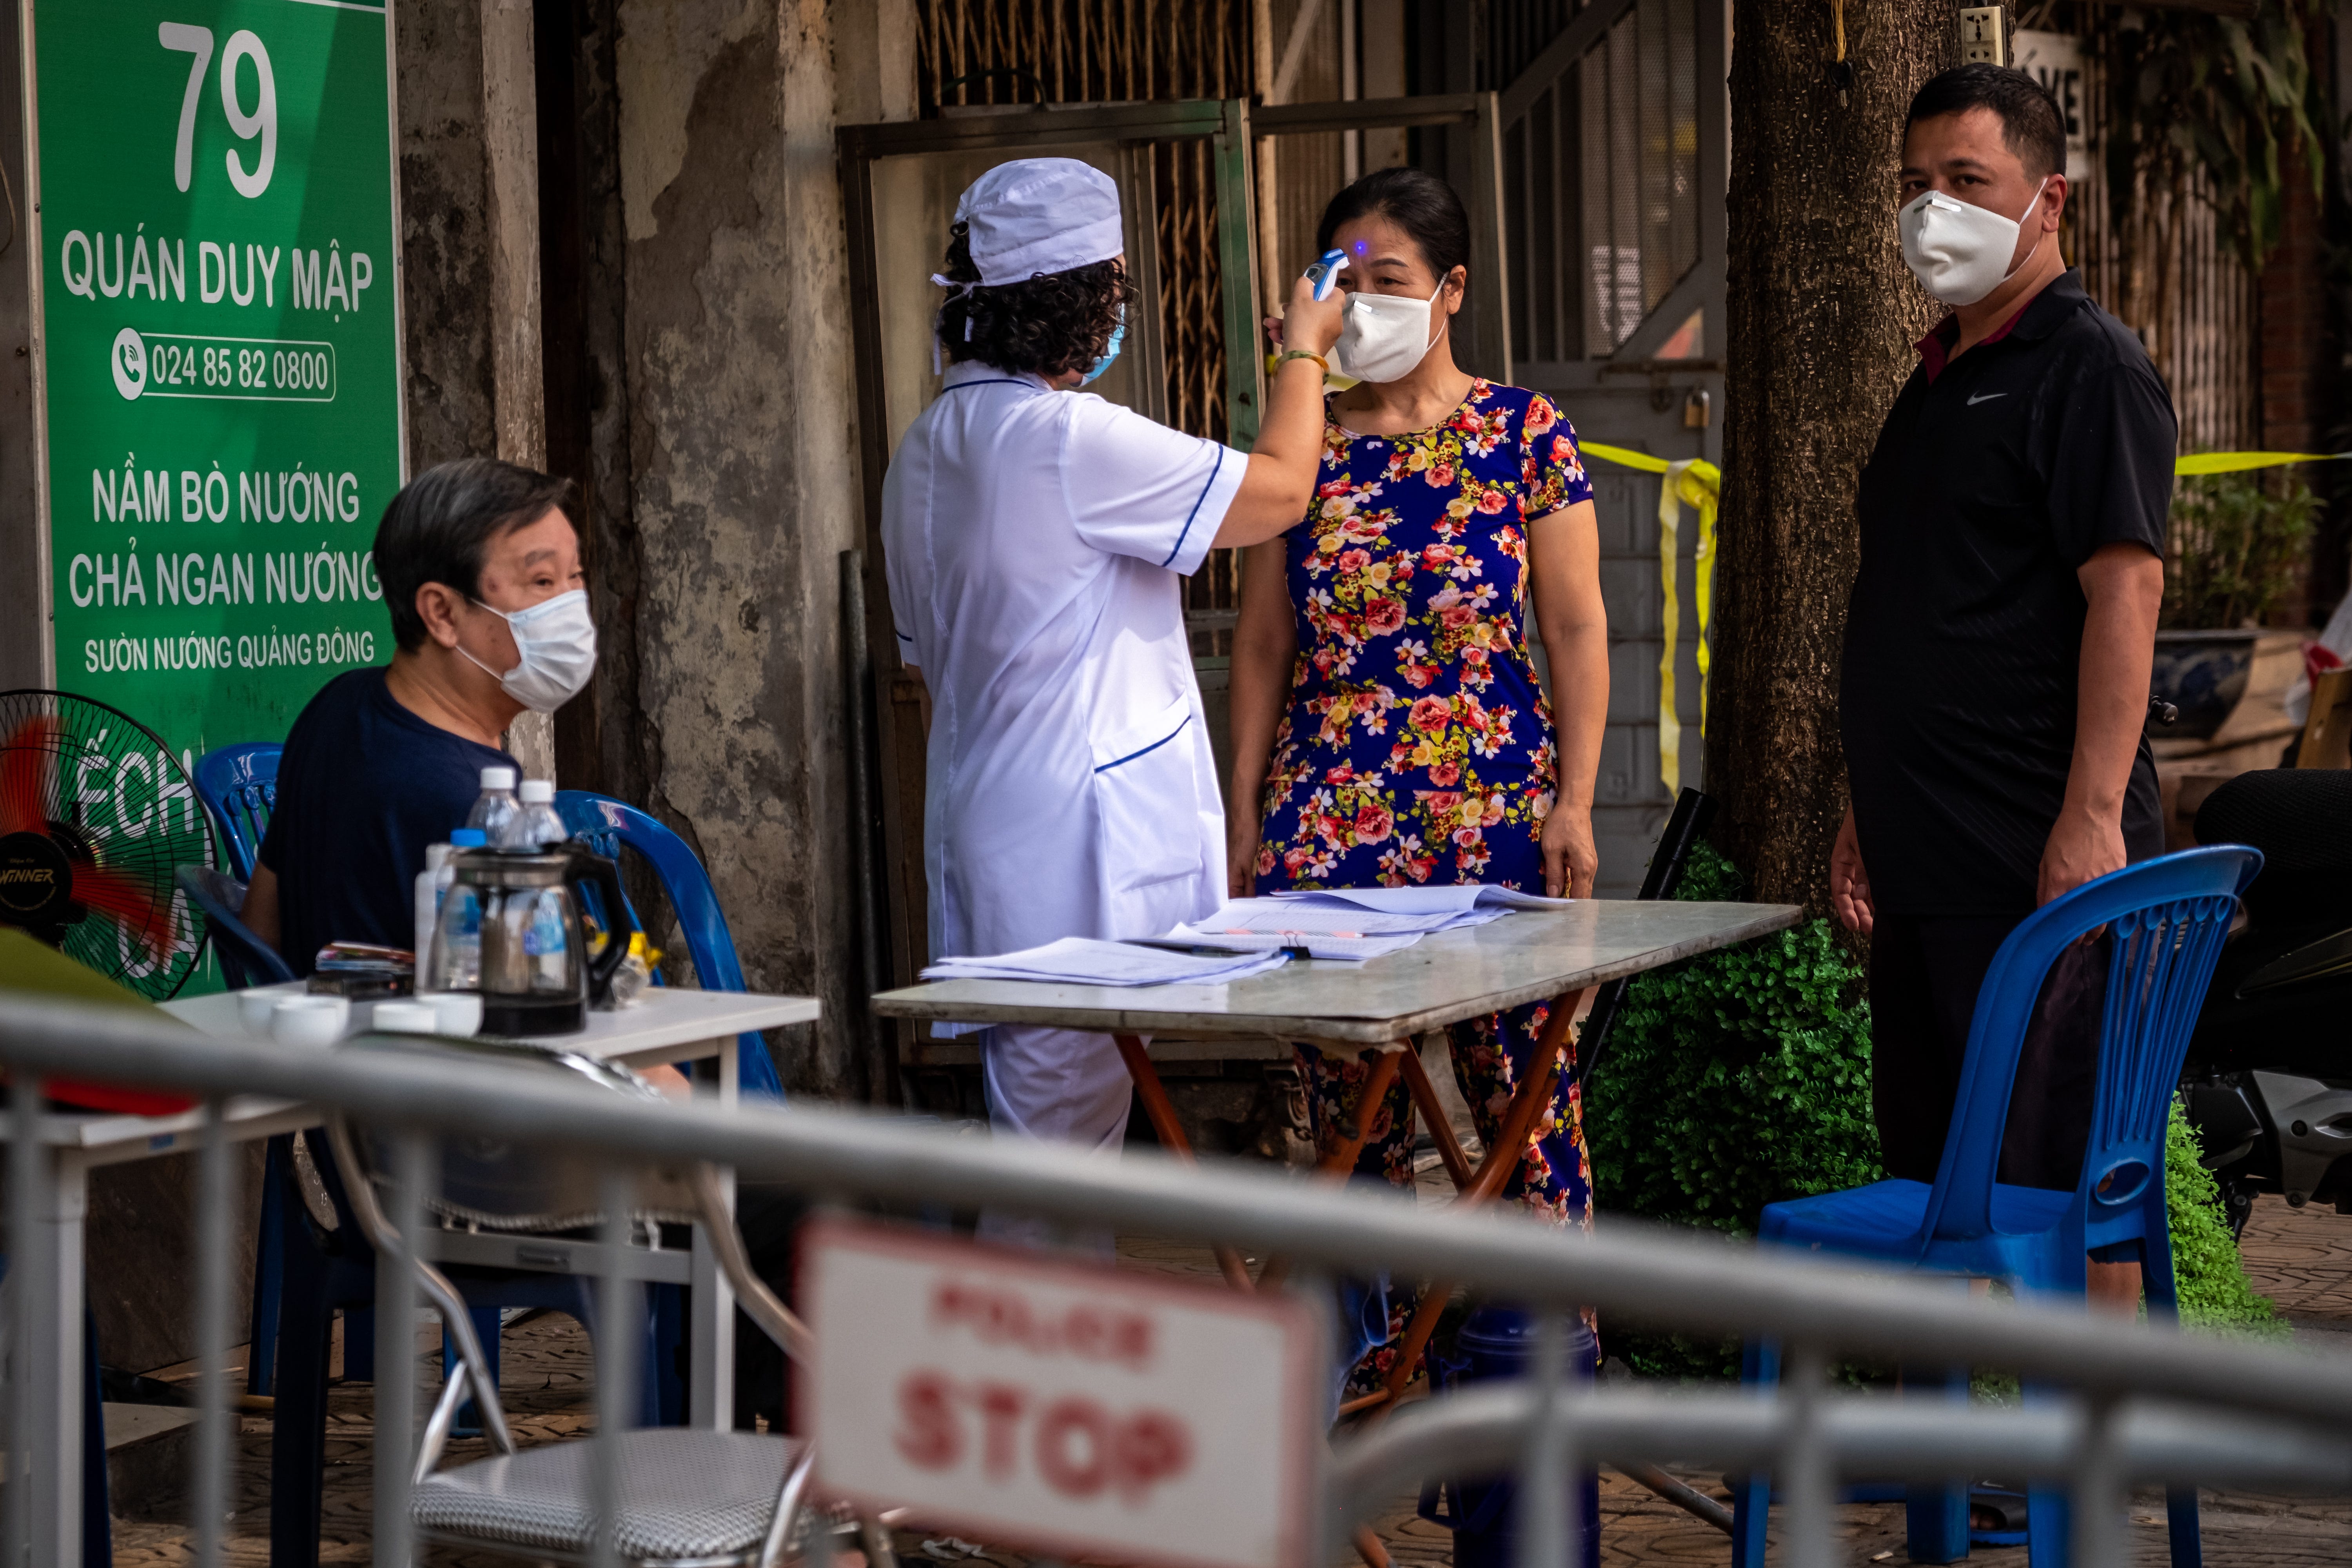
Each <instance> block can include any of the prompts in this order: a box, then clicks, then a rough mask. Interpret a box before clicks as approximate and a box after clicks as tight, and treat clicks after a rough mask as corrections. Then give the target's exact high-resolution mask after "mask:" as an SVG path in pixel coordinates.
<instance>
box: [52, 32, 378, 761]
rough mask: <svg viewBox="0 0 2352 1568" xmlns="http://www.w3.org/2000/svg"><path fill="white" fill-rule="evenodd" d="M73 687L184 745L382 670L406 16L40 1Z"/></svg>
mask: <svg viewBox="0 0 2352 1568" xmlns="http://www.w3.org/2000/svg"><path fill="white" fill-rule="evenodd" d="M24 28H25V37H26V46H27V48H26V58H27V60H28V66H27V71H28V76H29V80H28V83H27V89H28V90H27V102H28V105H29V112H30V116H31V120H32V125H31V130H32V132H33V134H32V138H31V149H32V158H31V162H32V164H33V174H32V191H31V194H30V196H29V203H30V205H31V209H32V210H31V215H30V221H29V224H28V232H29V235H30V237H31V239H32V241H33V244H32V245H31V247H29V249H30V254H31V255H32V257H33V258H35V259H34V260H33V262H32V265H33V267H34V287H33V298H34V323H35V326H34V339H33V342H34V355H35V359H34V375H35V378H36V379H35V388H36V398H35V405H36V408H37V428H38V434H39V439H40V443H41V447H42V451H41V458H40V475H41V503H42V507H43V510H44V511H45V513H46V518H47V530H46V533H47V550H48V553H47V561H46V563H45V572H46V579H47V585H48V605H49V612H50V619H51V626H52V636H53V637H54V641H53V643H52V645H51V649H52V653H53V656H54V660H55V662H54V665H53V668H54V670H55V684H56V685H58V687H59V688H61V689H65V690H68V691H77V692H81V693H84V694H86V695H88V696H91V697H95V698H98V699H100V700H103V701H106V702H110V703H112V704H113V705H115V706H116V707H118V708H121V709H122V710H125V711H126V712H129V713H131V715H132V716H134V717H136V718H138V719H140V720H142V721H145V722H146V723H147V724H149V725H150V726H151V727H152V728H153V729H154V730H156V731H158V732H159V733H160V734H162V735H163V738H164V739H165V740H166V741H167V742H169V743H170V745H171V747H172V749H173V752H175V753H177V754H179V755H180V756H181V757H182V758H183V759H186V758H188V757H191V756H193V755H195V754H201V753H202V752H204V751H205V750H207V749H209V748H211V747H214V746H218V745H222V744H225V743H227V742H236V741H266V740H278V739H282V738H283V737H284V735H285V733H286V731H287V728H288V726H289V724H291V723H292V722H293V720H294V716H295V715H296V714H297V713H299V711H300V710H301V708H302V705H303V704H304V703H305V702H306V701H308V700H309V699H310V696H311V694H312V693H313V692H315V691H317V690H318V689H319V688H320V686H321V685H322V684H324V683H325V682H326V681H327V680H328V679H331V677H333V676H334V675H335V674H337V673H338V672H340V671H341V670H345V669H349V668H354V667H357V666H361V665H368V664H382V663H383V662H384V661H385V660H386V659H387V658H389V657H390V655H391V642H390V623H389V621H388V620H387V618H386V616H385V615H384V610H383V589H382V587H381V585H380V584H378V583H377V581H376V576H375V570H374V566H373V562H372V560H371V558H370V554H369V549H370V546H371V544H372V543H373V539H374V536H375V525H376V521H377V519H378V518H379V517H380V516H381V515H382V514H383V508H384V504H385V503H386V502H387V501H388V500H391V498H392V495H393V492H394V490H395V489H398V488H399V485H400V482H401V479H402V473H403V466H404V458H403V454H404V439H403V434H404V432H403V421H402V401H401V399H402V386H401V382H402V374H401V348H400V342H401V340H400V308H399V300H400V284H399V276H398V270H397V268H398V232H399V231H398V213H397V208H396V205H395V194H394V163H393V97H392V74H391V61H392V37H391V29H392V20H391V17H390V16H389V15H388V13H387V11H386V9H385V7H384V6H383V5H365V4H360V3H358V0H153V3H124V0H110V3H109V4H103V5H96V4H91V3H89V0H28V4H27V6H26V18H25V23H24Z"/></svg>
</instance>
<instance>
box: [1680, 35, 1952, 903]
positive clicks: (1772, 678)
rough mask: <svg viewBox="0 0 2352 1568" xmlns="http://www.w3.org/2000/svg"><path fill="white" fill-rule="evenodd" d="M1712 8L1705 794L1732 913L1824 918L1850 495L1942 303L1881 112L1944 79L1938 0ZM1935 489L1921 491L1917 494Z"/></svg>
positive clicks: (1841, 777)
mask: <svg viewBox="0 0 2352 1568" xmlns="http://www.w3.org/2000/svg"><path fill="white" fill-rule="evenodd" d="M1843 9H1844V16H1845V27H1846V58H1847V60H1848V61H1849V62H1851V64H1852V65H1853V86H1852V88H1851V89H1850V90H1849V91H1848V92H1847V94H1846V100H1845V101H1844V102H1843V103H1841V102H1840V101H1839V95H1838V88H1837V83H1836V81H1835V80H1834V79H1832V71H1831V67H1832V61H1833V60H1834V59H1835V58H1836V55H1835V44H1834V41H1833V37H1832V5H1828V4H1814V5H1790V4H1788V3H1787V0H1733V5H1732V37H1733V39H1734V47H1733V52H1732V57H1731V196H1730V203H1731V213H1730V219H1731V222H1730V241H1729V248H1728V257H1727V260H1728V269H1729V278H1728V296H1729V298H1728V306H1729V309H1728V311H1727V315H1728V318H1729V319H1728V321H1727V328H1728V333H1727V336H1728V351H1727V352H1728V361H1727V367H1728V368H1727V377H1726V379H1727V396H1726V398H1725V402H1726V404H1727V411H1726V414H1727V416H1726V420H1725V425H1724V467H1725V483H1724V498H1723V499H1724V509H1723V515H1722V523H1721V535H1720V544H1719V550H1720V554H1719V556H1718V560H1719V563H1720V565H1719V571H1718V575H1717V580H1716V581H1717V595H1718V601H1719V604H1720V609H1719V611H1718V614H1717V619H1716V628H1717V629H1716V631H1715V635H1714V638H1713V641H1714V658H1715V669H1714V675H1713V684H1714V691H1713V694H1712V700H1711V708H1712V711H1711V713H1710V715H1709V720H1708V734H1707V746H1706V780H1707V788H1708V790H1709V791H1710V792H1711V793H1712V794H1714V795H1716V796H1717V798H1718V800H1719V802H1720V807H1721V809H1720V815H1719V816H1717V826H1716V829H1715V837H1716V840H1717V844H1718V845H1719V846H1720V847H1722V848H1723V850H1724V852H1725V853H1726V854H1727V855H1728V856H1730V858H1732V860H1733V861H1734V862H1735V863H1736V864H1737V865H1738V867H1739V868H1740V869H1741V871H1743V872H1744V873H1745V874H1746V875H1747V877H1748V885H1749V896H1750V897H1752V898H1755V899H1758V900H1766V901H1769V902H1775V903H1801V904H1803V905H1805V906H1806V907H1807V909H1808V910H1811V911H1812V912H1813V913H1815V914H1822V913H1826V912H1827V910H1828V907H1829V852H1830V845H1831V841H1832V839H1833V838H1834V837H1835V836H1836V833H1837V827H1838V822H1839V819H1840V817H1841V816H1843V813H1844V810H1845V804H1846V781H1845V757H1844V752H1843V747H1842V746H1841V745H1840V744H1839V741H1838V714H1837V692H1838V662H1839V658H1840V656H1841V653H1842V651H1843V647H1844V642H1845V616H1846V599H1847V596H1848V595H1849V594H1850V593H1851V591H1852V589H1853V576H1854V571H1855V568H1856V566H1857V564H1858V563H1859V559H1860V552H1859V548H1858V535H1857V530H1856V524H1855V519H1854V509H1853V501H1854V487H1855V484H1856V481H1857V480H1858V479H1859V478H1860V476H1861V472H1862V466H1863V464H1864V461H1865V460H1866V459H1867V458H1869V456H1870V450H1871V447H1872V446H1873V445H1874V443H1875V441H1876V440H1877V437H1878V427H1879V424H1880V422H1881V421H1882V420H1883V419H1884V418H1885V415H1886V410H1887V408H1888V407H1889V406H1890V405H1892V404H1893V403H1894V401H1895V393H1896V392H1897V391H1899V390H1900V389H1901V387H1902V385H1903V382H1904V378H1905V377H1906V376H1907V375H1909V374H1910V373H1911V368H1912V365H1913V364H1914V363H1916V362H1915V356H1914V354H1913V353H1912V349H1911V345H1912V343H1913V342H1915V341H1916V340H1917V339H1918V338H1919V337H1920V336H1921V334H1923V333H1924V332H1925V331H1927V328H1928V327H1929V326H1930V325H1932V324H1933V323H1934V322H1935V321H1936V320H1937V318H1938V317H1939V316H1940V315H1941V313H1942V308H1941V307H1940V306H1938V305H1937V304H1936V302H1935V301H1934V300H1930V299H1929V298H1928V297H1927V294H1926V293H1925V292H1923V291H1922V290H1921V289H1919V287H1918V285H1917V284H1916V282H1914V281H1913V279H1912V278H1911V275H1910V273H1909V271H1908V270H1907V269H1906V268H1905V267H1904V265H1903V257H1902V252H1901V249H1900V247H1899V246H1898V244H1897V242H1896V238H1895V209H1896V207H1897V205H1899V204H1898V198H1897V195H1896V193H1895V174H1896V170H1897V167H1898V165H1899V162H1900V153H1901V150H1902V132H1903V114H1904V110H1906V109H1907V108H1908V107H1909V105H1910V102H1911V96H1912V94H1913V93H1914V92H1916V90H1917V89H1918V88H1919V85H1920V83H1922V82H1924V81H1926V80H1927V78H1928V77H1930V76H1932V75H1934V74H1935V73H1936V72H1937V71H1938V70H1940V69H1942V68H1944V67H1945V66H1946V65H1948V64H1950V63H1953V62H1954V60H1955V59H1956V58H1957V54H1958V35H1957V27H1956V23H1955V17H1954V14H1953V8H1952V6H1951V5H1950V4H1949V3H1948V0H1845V4H1844V7H1843ZM1942 478H1943V476H1938V475H1933V474H1922V475H1920V476H1918V479H1919V482H1921V483H1922V484H1936V483H1939V482H1941V480H1942Z"/></svg>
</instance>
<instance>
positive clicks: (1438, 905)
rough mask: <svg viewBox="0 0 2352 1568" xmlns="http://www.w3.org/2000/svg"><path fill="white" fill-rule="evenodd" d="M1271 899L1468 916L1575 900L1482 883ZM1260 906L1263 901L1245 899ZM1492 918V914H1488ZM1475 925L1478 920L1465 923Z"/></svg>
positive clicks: (1326, 891) (1303, 892) (1320, 891)
mask: <svg viewBox="0 0 2352 1568" xmlns="http://www.w3.org/2000/svg"><path fill="white" fill-rule="evenodd" d="M1272 897H1273V898H1274V899H1276V900H1284V901H1286V902H1292V903H1317V904H1320V903H1341V904H1352V905H1354V906H1355V907H1357V908H1358V909H1363V910H1378V911H1379V912H1381V913H1382V914H1391V915H1422V916H1428V915H1466V914H1471V913H1479V914H1485V912H1486V911H1487V910H1493V911H1495V913H1496V914H1507V913H1508V912H1509V911H1511V910H1564V909H1567V908H1568V907H1569V906H1570V905H1571V904H1573V903H1574V902H1575V901H1576V900H1573V899H1548V898H1545V897H1544V896H1543V895H1542V894H1540V893H1523V892H1521V891H1519V889H1517V888H1496V887H1489V886H1487V885H1486V884H1484V883H1479V882H1465V883H1461V884H1457V885H1453V886H1444V887H1425V888H1297V889H1291V890H1289V891H1286V892H1280V893H1276V894H1273V895H1272ZM1244 901H1245V902H1249V903H1257V902H1260V901H1262V900H1255V899H1252V900H1244ZM1486 918H1487V919H1490V920H1491V919H1493V918H1494V916H1493V915H1487V916H1486ZM1464 923H1465V924H1476V923H1478V922H1477V921H1465V922H1464ZM1420 929H1422V930H1423V931H1441V930H1444V929H1447V928H1445V927H1444V926H1423V927H1422V928H1420Z"/></svg>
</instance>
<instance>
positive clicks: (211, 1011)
mask: <svg viewBox="0 0 2352 1568" xmlns="http://www.w3.org/2000/svg"><path fill="white" fill-rule="evenodd" d="M268 989H271V990H278V991H284V992H285V993H286V994H289V995H295V994H299V993H300V992H301V990H302V986H301V983H300V982H299V981H297V982H294V983H292V984H287V985H281V986H271V987H269V988H268ZM163 1011H165V1012H166V1013H169V1014H171V1015H172V1016H173V1017H176V1018H179V1019H181V1020H183V1021H184V1022H185V1023H189V1024H193V1025H194V1026H196V1027H197V1028H198V1029H200V1030H202V1031H203V1032H204V1033H205V1034H207V1035H214V1036H218V1037H221V1038H224V1039H236V1040H245V1039H250V1038H251V1036H249V1035H248V1034H247V1033H246V1029H245V1023H244V1020H243V1019H242V1018H241V1017H240V1016H238V1013H237V1005H236V993H234V992H224V993H221V994H217V995H213V996H184V997H181V998H179V999H177V1000H175V1001H171V1002H166V1003H164V1004H163ZM355 1011H356V1009H355ZM817 1013H818V1004H817V1002H816V999H815V998H814V997H811V996H768V995H762V994H760V993H758V992H747V991H689V990H686V989H683V988H680V987H675V986H659V985H657V986H655V987H653V988H652V989H650V990H648V991H647V992H646V997H645V1000H644V1001H643V1002H642V1003H640V1004H639V1005H636V1006H634V1007H625V1008H620V1009H617V1010H615V1011H614V1012H610V1013H591V1014H589V1015H588V1026H587V1027H586V1028H585V1029H583V1030H581V1031H580V1032H579V1033H578V1034H573V1035H546V1036H541V1037H539V1038H538V1040H537V1042H536V1043H538V1044H541V1045H547V1046H551V1047H561V1048H562V1049H565V1050H574V1051H579V1052H582V1053H583V1054H584V1055H588V1056H593V1057H597V1058H602V1059H604V1060H606V1061H614V1062H619V1063H620V1064H622V1065H623V1066H625V1067H644V1066H647V1065H650V1064H653V1063H657V1062H675V1061H686V1060H691V1059H694V1058H700V1057H710V1056H716V1055H718V1054H719V1048H720V1047H721V1046H723V1045H724V1044H725V1043H726V1042H727V1041H728V1040H730V1039H732V1038H734V1037H736V1036H737V1035H740V1034H742V1033H744V1032H745V1031H747V1030H751V1029H774V1028H781V1027H782V1026H785V1025H787V1024H806V1023H809V1022H812V1021H813V1020H814V1019H815V1017H816V1016H817ZM286 1048H287V1049H289V1050H307V1049H310V1048H313V1047H297V1046H289V1047H286ZM41 1122H42V1128H41V1130H42V1135H43V1136H42V1141H43V1142H47V1143H49V1144H52V1145H56V1146H58V1147H61V1148H66V1149H72V1150H77V1151H79V1152H81V1153H82V1155H83V1156H84V1157H86V1158H87V1159H88V1160H89V1163H93V1164H115V1163H121V1162H122V1161H126V1160H138V1159H145V1158H147V1157H149V1156H151V1155H155V1154H168V1153H172V1152H175V1151H176V1150H179V1149H192V1148H194V1147H195V1143H196V1137H195V1135H196V1133H197V1131H198V1130H199V1129H200V1128H201V1127H202V1126H203V1124H204V1111H203V1110H201V1109H192V1110H184V1111H180V1112H178V1113H177V1114H174V1115H171V1116H124V1115H121V1114H120V1113H118V1112H114V1111H87V1112H81V1113H75V1112H72V1111H64V1112H53V1113H51V1114H48V1115H45V1116H44V1117H42V1119H41ZM318 1122H319V1112H318V1111H317V1110H315V1109H314V1108H312V1107H310V1106H309V1105H305V1104H302V1103H300V1102H299V1101H295V1100H269V1099H265V1098H263V1097H261V1096H259V1095H239V1096H236V1098H234V1099H232V1100H229V1101H228V1103H227V1105H226V1108H225V1126H226V1131H227V1133H228V1135H229V1137H230V1138H232V1139H237V1140H245V1139H254V1138H270V1137H275V1136H276V1135H277V1134H278V1133H280V1132H291V1131H294V1130H296V1129H297V1128H301V1127H313V1126H316V1125H318ZM6 1137H7V1125H6V1121H5V1118H0V1143H5V1142H6Z"/></svg>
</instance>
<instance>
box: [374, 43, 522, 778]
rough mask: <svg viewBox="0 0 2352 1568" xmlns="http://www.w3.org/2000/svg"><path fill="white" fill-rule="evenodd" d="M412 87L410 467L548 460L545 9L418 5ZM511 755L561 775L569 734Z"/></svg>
mask: <svg viewBox="0 0 2352 1568" xmlns="http://www.w3.org/2000/svg"><path fill="white" fill-rule="evenodd" d="M394 33H395V38H396V43H397V48H398V70H399V87H400V106H399V113H400V132H399V150H400V224H401V263H402V265H401V308H402V312H403V314H402V326H403V336H404V340H405V347H406V351H407V356H408V468H409V472H410V473H411V474H416V473H421V472H423V471H424V470H425V469H426V468H431V467H432V466H433V465H434V464H436V463H442V462H446V461H448V460H449V459H451V458H465V457H478V456H493V455H494V456H497V457H501V458H508V459H509V460H511V461H514V462H519V463H528V464H531V465H534V466H536V465H538V464H540V463H543V462H544V461H546V456H547V421H546V414H545V405H544V401H543V397H542V394H541V384H540V321H539V315H540V312H539V218H538V210H539V209H538V199H537V190H538V182H539V173H538V159H537V152H536V142H535V137H536V126H537V115H536V112H535V110H534V107H533V101H532V90H531V82H532V68H531V11H530V0H406V3H404V4H403V5H401V7H400V10H399V14H398V20H397V23H396V26H395V28H394ZM507 746H508V749H509V750H510V751H512V752H514V753H515V755H516V757H517V758H518V759H519V760H520V762H521V763H522V764H523V770H524V772H525V773H527V774H529V775H530V776H532V777H535V778H552V777H554V775H555V745H554V729H553V726H552V725H551V723H550V722H549V721H548V720H547V719H546V718H544V717H542V716H541V715H539V714H536V713H526V714H523V715H522V716H521V717H520V718H519V719H518V720H517V721H515V724H514V726H513V728H511V729H510V730H509V731H508V732H507Z"/></svg>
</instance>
